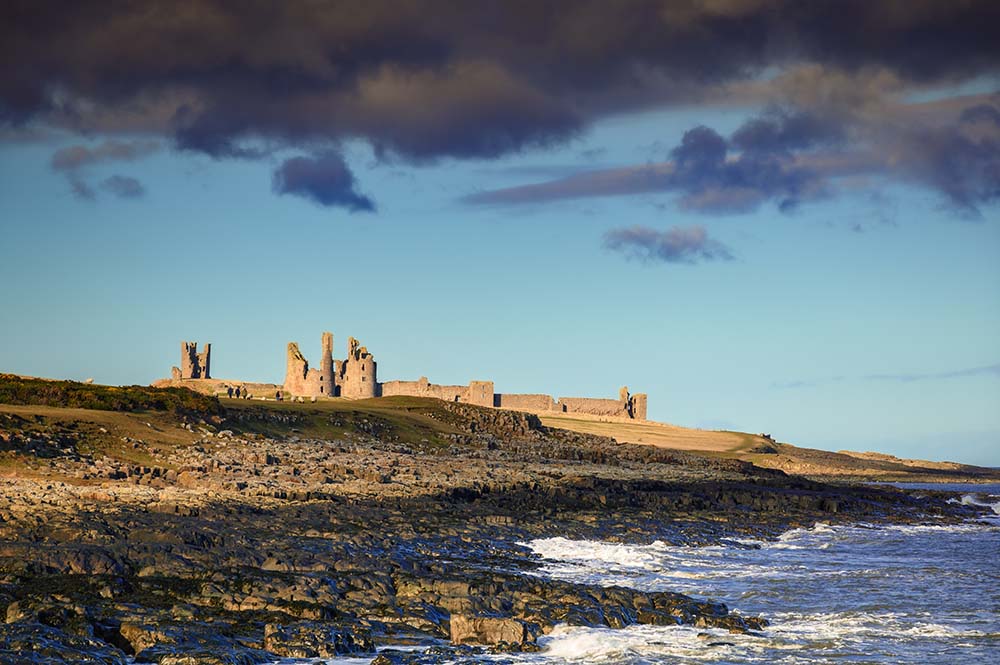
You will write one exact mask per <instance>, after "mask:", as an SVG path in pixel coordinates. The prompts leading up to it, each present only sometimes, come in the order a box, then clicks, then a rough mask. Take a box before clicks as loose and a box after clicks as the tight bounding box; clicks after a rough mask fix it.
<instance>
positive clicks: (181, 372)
mask: <svg viewBox="0 0 1000 665" xmlns="http://www.w3.org/2000/svg"><path fill="white" fill-rule="evenodd" d="M211 359H212V345H211V344H206V345H205V346H204V347H203V350H202V352H201V353H198V342H181V366H180V367H179V368H178V367H171V368H170V377H171V378H173V379H210V378H212V374H211Z"/></svg>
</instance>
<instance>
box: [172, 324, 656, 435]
mask: <svg viewBox="0 0 1000 665" xmlns="http://www.w3.org/2000/svg"><path fill="white" fill-rule="evenodd" d="M320 346H321V352H320V359H319V366H318V367H310V366H309V361H308V360H307V359H306V357H305V355H303V353H302V351H301V350H300V349H299V345H298V343H297V342H289V343H288V347H287V349H286V351H285V383H284V385H280V386H279V385H276V384H260V383H254V384H248V383H247V382H243V381H228V380H227V381H220V380H218V379H212V378H211V376H210V375H209V353H210V351H211V345H210V344H206V345H205V347H204V351H203V352H202V353H200V354H199V353H197V345H196V344H195V343H193V342H183V343H182V344H181V368H180V369H178V368H176V367H174V368H173V370H172V372H171V374H172V378H171V379H170V380H162V381H157V382H156V383H154V384H153V385H158V386H165V385H183V386H185V387H188V388H192V389H194V390H200V391H202V392H207V393H218V392H225V387H226V386H236V385H243V386H245V388H250V387H251V386H252V388H251V389H252V390H253V393H254V394H255V395H258V396H268V397H274V396H276V394H277V393H278V392H279V391H280V393H281V395H282V397H283V398H286V399H294V398H308V399H319V398H326V397H344V398H348V399H365V398H371V397H392V396H395V395H405V396H410V397H433V398H436V399H442V400H445V401H447V402H462V403H465V404H475V405H478V406H490V407H496V408H501V409H512V410H515V411H531V412H534V413H575V414H588V415H592V416H599V417H606V418H627V419H630V420H646V402H647V397H646V394H645V393H636V394H632V393H629V390H628V388H627V387H622V388H621V389H620V390H619V391H618V399H600V398H592V397H559V398H558V399H556V398H553V397H552V396H550V395H544V394H523V393H498V392H495V391H494V387H493V382H492V381H470V382H469V384H468V385H458V386H443V385H438V384H435V383H431V382H430V381H428V380H427V377H425V376H422V377H420V378H419V379H418V380H416V381H386V382H384V383H379V381H378V375H377V365H376V363H375V356H374V355H372V354H371V353H370V352H369V351H368V348H367V347H364V346H361V344H360V343H359V342H358V340H356V339H354V338H353V337H348V338H347V356H346V357H345V358H344V359H343V360H337V359H335V358H334V357H333V333H330V332H324V333H323V335H322V337H321V339H320ZM195 379H197V381H195Z"/></svg>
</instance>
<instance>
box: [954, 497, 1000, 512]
mask: <svg viewBox="0 0 1000 665" xmlns="http://www.w3.org/2000/svg"><path fill="white" fill-rule="evenodd" d="M961 503H962V505H965V506H981V507H983V508H990V509H991V510H992V511H993V512H994V514H996V515H1000V500H998V498H997V497H996V496H993V495H987V496H985V497H983V496H982V495H976V494H966V495H965V496H963V497H962V502H961Z"/></svg>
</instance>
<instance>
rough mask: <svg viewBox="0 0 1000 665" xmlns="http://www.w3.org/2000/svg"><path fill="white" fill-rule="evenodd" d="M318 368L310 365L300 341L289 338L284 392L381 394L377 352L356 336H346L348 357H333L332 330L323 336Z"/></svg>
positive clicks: (353, 396)
mask: <svg viewBox="0 0 1000 665" xmlns="http://www.w3.org/2000/svg"><path fill="white" fill-rule="evenodd" d="M322 347H323V351H322V355H321V356H320V361H319V369H316V368H312V369H310V368H309V361H308V360H306V358H305V356H303V355H302V352H301V351H300V350H299V345H298V343H297V342H289V343H288V350H287V352H286V359H285V386H284V389H285V392H286V393H288V394H289V395H290V396H301V397H347V398H350V399H364V398H366V397H378V396H379V389H378V380H377V378H376V375H375V372H376V365H375V356H373V355H372V354H370V353H368V348H367V347H364V346H361V345H360V344H359V343H358V340H356V339H354V338H353V337H348V338H347V357H346V358H344V359H343V360H334V358H333V333H329V332H325V333H323V337H322Z"/></svg>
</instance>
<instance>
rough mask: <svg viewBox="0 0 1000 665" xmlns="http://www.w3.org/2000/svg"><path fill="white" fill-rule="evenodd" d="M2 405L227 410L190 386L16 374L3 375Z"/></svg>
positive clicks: (215, 412)
mask: <svg viewBox="0 0 1000 665" xmlns="http://www.w3.org/2000/svg"><path fill="white" fill-rule="evenodd" d="M0 404H18V405H34V406H58V407H65V408H75V409H97V410H100V411H173V412H175V413H198V414H203V415H221V414H223V413H224V412H225V410H224V409H223V408H222V405H221V404H220V403H219V400H218V399H217V398H215V397H210V396H208V395H202V394H200V393H196V392H194V391H193V390H188V389H187V388H152V387H149V386H101V385H94V384H89V383H80V382H78V381H47V380H45V379H34V378H28V377H23V376H18V375H16V374H0Z"/></svg>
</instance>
